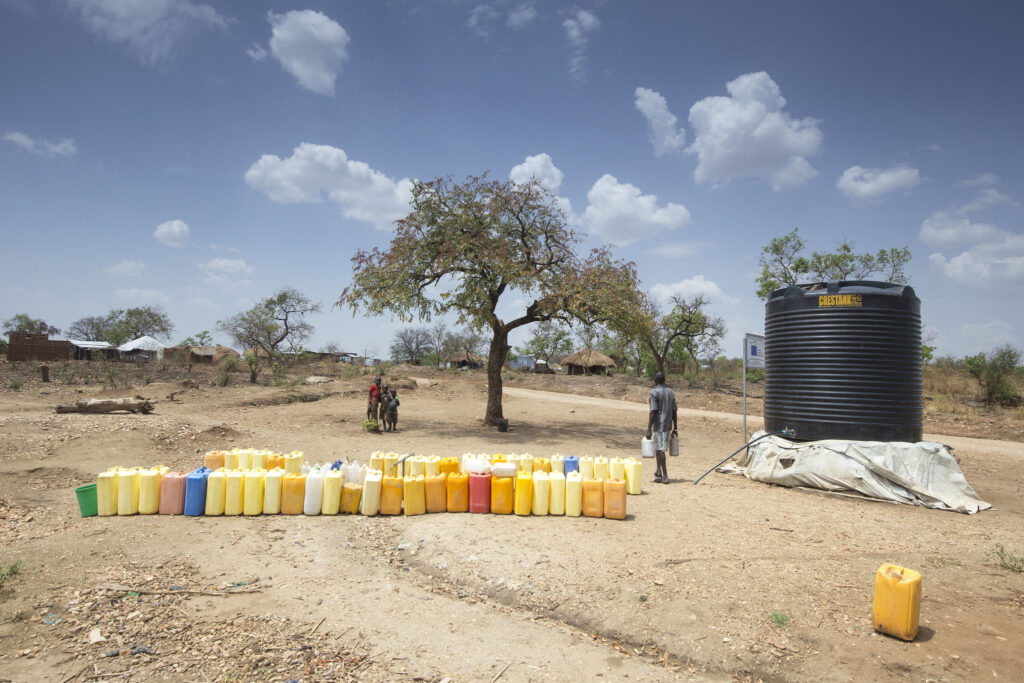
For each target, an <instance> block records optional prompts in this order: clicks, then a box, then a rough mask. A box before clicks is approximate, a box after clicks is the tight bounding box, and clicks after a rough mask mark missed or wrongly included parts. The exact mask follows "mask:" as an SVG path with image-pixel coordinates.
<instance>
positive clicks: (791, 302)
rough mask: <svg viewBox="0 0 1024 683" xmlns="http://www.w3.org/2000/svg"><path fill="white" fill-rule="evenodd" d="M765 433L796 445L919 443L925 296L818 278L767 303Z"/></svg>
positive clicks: (777, 293) (891, 286)
mask: <svg viewBox="0 0 1024 683" xmlns="http://www.w3.org/2000/svg"><path fill="white" fill-rule="evenodd" d="M764 308H765V323H764V328H765V360H766V367H765V391H764V423H765V429H766V430H767V431H769V432H774V431H778V430H780V429H782V428H783V427H791V428H793V429H795V430H796V438H797V439H800V440H818V439H850V440H856V441H911V442H913V441H920V440H921V416H922V407H921V300H920V299H918V298H917V296H916V295H915V294H914V290H913V288H911V287H909V286H907V285H894V284H891V283H888V282H869V281H851V282H822V283H815V284H807V285H790V286H789V287H784V288H782V289H777V290H775V291H774V292H772V293H771V296H769V297H768V302H767V303H766V304H765V307H764Z"/></svg>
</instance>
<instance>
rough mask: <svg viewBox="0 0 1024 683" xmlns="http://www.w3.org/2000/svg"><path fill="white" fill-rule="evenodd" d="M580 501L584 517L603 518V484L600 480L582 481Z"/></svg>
mask: <svg viewBox="0 0 1024 683" xmlns="http://www.w3.org/2000/svg"><path fill="white" fill-rule="evenodd" d="M580 500H581V508H582V510H583V516H584V517H604V482H603V481H602V480H601V479H584V480H583V493H582V496H581V498H580Z"/></svg>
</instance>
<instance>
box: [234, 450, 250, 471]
mask: <svg viewBox="0 0 1024 683" xmlns="http://www.w3.org/2000/svg"><path fill="white" fill-rule="evenodd" d="M237 469H240V470H251V469H252V451H238V466H237Z"/></svg>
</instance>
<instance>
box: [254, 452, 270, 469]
mask: <svg viewBox="0 0 1024 683" xmlns="http://www.w3.org/2000/svg"><path fill="white" fill-rule="evenodd" d="M252 469H254V470H265V469H267V452H266V451H254V452H253V454H252Z"/></svg>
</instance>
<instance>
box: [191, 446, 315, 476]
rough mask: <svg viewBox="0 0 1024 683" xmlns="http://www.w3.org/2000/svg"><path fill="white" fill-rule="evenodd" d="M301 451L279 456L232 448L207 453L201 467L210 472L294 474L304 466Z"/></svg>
mask: <svg viewBox="0 0 1024 683" xmlns="http://www.w3.org/2000/svg"><path fill="white" fill-rule="evenodd" d="M305 461H306V456H305V454H304V453H303V452H302V451H292V452H291V453H287V454H281V453H275V452H274V451H266V450H257V449H255V448H233V449H231V450H230V451H209V452H208V453H207V454H206V455H204V456H203V467H205V468H207V469H208V470H210V471H211V472H213V471H216V470H219V469H225V470H267V471H270V470H273V469H278V468H280V469H283V470H284V471H285V473H286V474H296V473H298V472H299V471H300V470H301V469H302V465H303V464H305Z"/></svg>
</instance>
